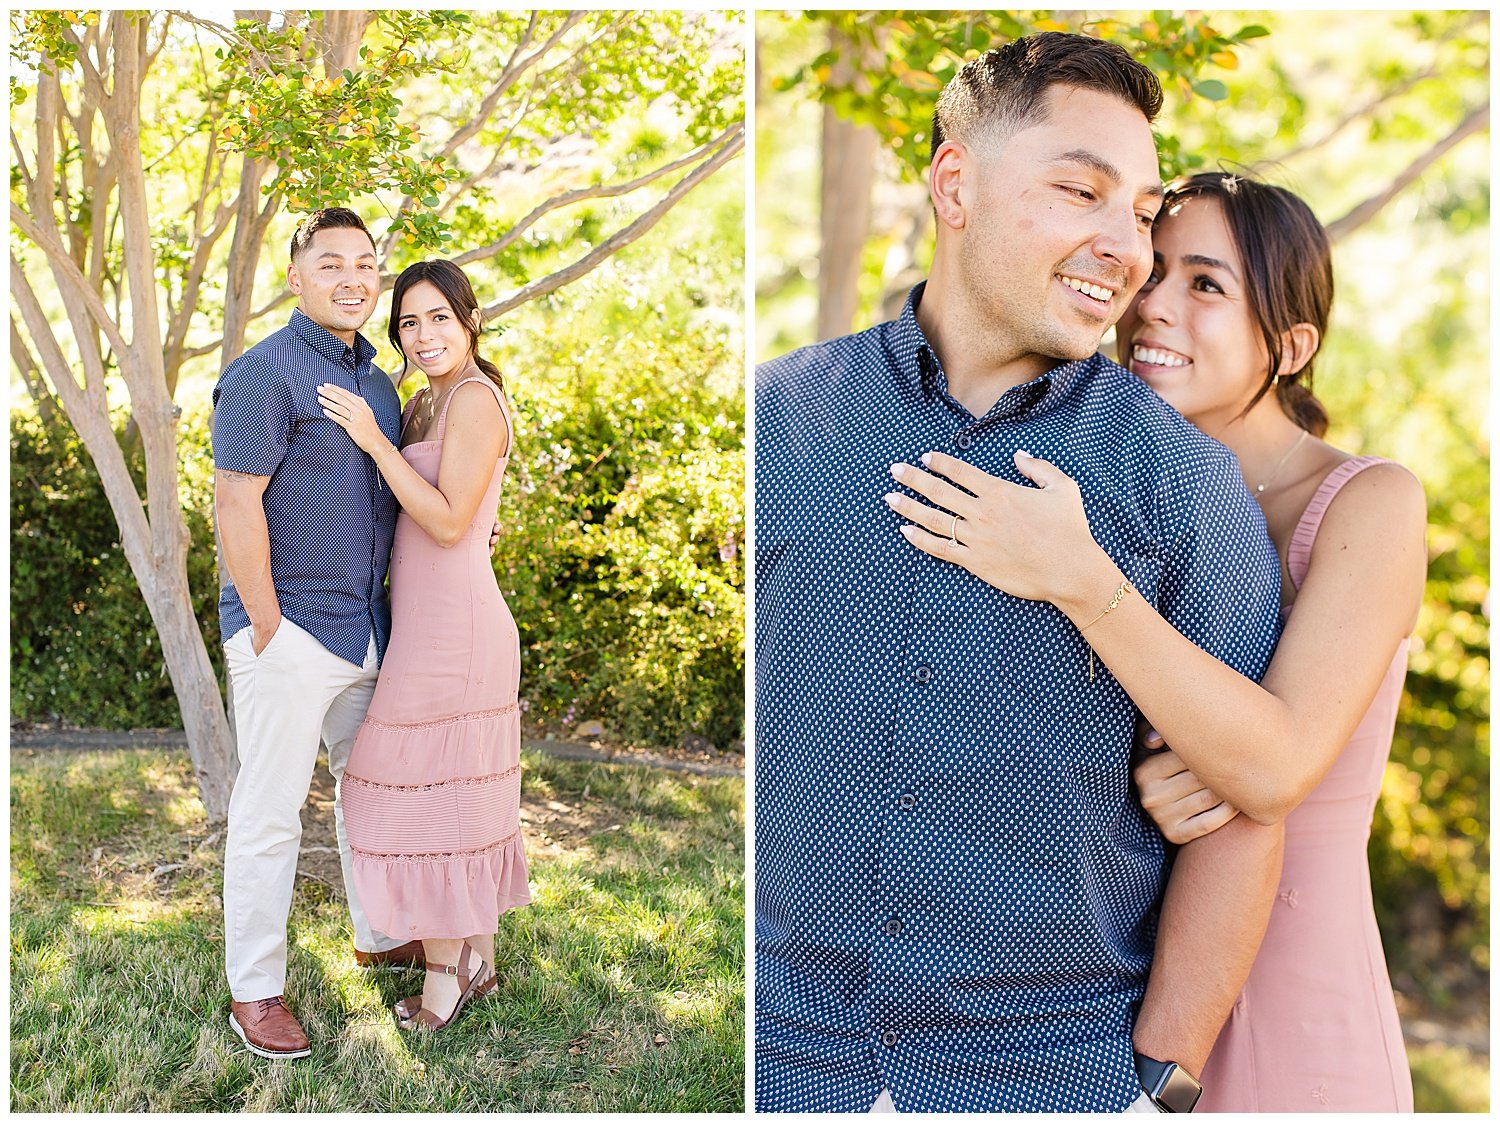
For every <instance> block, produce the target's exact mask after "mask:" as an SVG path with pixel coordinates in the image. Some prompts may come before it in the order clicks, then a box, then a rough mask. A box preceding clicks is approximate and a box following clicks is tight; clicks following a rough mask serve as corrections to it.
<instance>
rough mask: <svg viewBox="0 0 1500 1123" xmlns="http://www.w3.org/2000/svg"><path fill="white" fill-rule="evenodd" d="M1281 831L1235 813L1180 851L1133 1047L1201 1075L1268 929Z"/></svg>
mask: <svg viewBox="0 0 1500 1123" xmlns="http://www.w3.org/2000/svg"><path fill="white" fill-rule="evenodd" d="M1282 834H1283V832H1282V827H1281V825H1280V824H1278V825H1276V826H1271V827H1267V826H1262V825H1260V824H1259V823H1256V822H1253V821H1251V820H1250V819H1249V818H1247V817H1246V816H1244V815H1241V816H1239V817H1238V818H1236V819H1234V820H1232V821H1231V822H1229V823H1227V824H1225V825H1224V826H1223V827H1220V828H1219V829H1218V830H1216V831H1214V832H1213V833H1212V834H1208V835H1204V836H1203V837H1202V838H1199V839H1195V840H1194V841H1192V842H1189V843H1188V844H1187V845H1186V846H1184V847H1183V848H1182V849H1181V850H1180V851H1179V852H1178V854H1177V861H1176V862H1175V864H1174V865H1173V867H1172V876H1171V878H1170V880H1169V881H1168V883H1167V891H1166V896H1165V897H1164V898H1163V900H1162V907H1161V921H1160V924H1159V926H1158V928H1157V934H1156V956H1155V958H1154V960H1153V961H1152V964H1151V979H1150V982H1149V983H1148V984H1147V987H1146V997H1145V1000H1144V1001H1143V1002H1142V1003H1141V1011H1140V1015H1139V1016H1138V1017H1137V1019H1136V1023H1135V1047H1136V1049H1137V1050H1138V1051H1139V1052H1141V1053H1144V1054H1146V1055H1147V1056H1150V1057H1155V1058H1156V1059H1157V1060H1161V1061H1176V1062H1177V1063H1178V1064H1179V1065H1181V1066H1182V1067H1183V1068H1185V1069H1187V1070H1188V1071H1189V1072H1191V1073H1192V1074H1193V1075H1194V1076H1201V1075H1202V1073H1203V1065H1204V1062H1206V1061H1207V1060H1208V1054H1209V1052H1210V1051H1211V1050H1212V1049H1213V1045H1214V1042H1215V1041H1216V1040H1217V1039H1218V1036H1219V1030H1220V1029H1222V1028H1223V1025H1224V1022H1225V1020H1226V1019H1227V1018H1228V1017H1229V1011H1230V1009H1231V1008H1232V1007H1233V1006H1234V1000H1235V997H1236V996H1237V995H1238V994H1239V992H1240V990H1241V988H1242V987H1243V986H1244V984H1245V979H1246V978H1247V977H1248V976H1249V974H1250V966H1251V964H1253V963H1254V962H1255V953H1256V952H1257V951H1258V950H1259V949H1260V941H1261V939H1262V937H1263V936H1264V935H1265V932H1266V923H1267V921H1268V920H1269V919H1270V916H1271V906H1272V905H1273V904H1274V903H1275V900H1276V886H1277V883H1278V882H1279V880H1280V878H1281V845H1282Z"/></svg>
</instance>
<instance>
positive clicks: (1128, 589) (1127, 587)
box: [1078, 577, 1136, 682]
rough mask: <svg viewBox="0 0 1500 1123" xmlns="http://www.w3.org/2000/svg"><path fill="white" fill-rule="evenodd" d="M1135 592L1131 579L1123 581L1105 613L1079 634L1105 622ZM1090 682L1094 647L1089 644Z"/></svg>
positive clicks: (1091, 621) (1092, 671) (1105, 607)
mask: <svg viewBox="0 0 1500 1123" xmlns="http://www.w3.org/2000/svg"><path fill="white" fill-rule="evenodd" d="M1135 591H1136V589H1135V586H1134V585H1132V584H1131V583H1130V578H1128V577H1126V578H1125V579H1124V580H1122V581H1121V582H1120V587H1119V588H1118V589H1116V590H1115V595H1114V596H1112V597H1110V598H1109V604H1107V605H1105V606H1104V611H1103V612H1101V613H1099V615H1098V616H1095V617H1094V618H1093V619H1092V620H1090V621H1089V622H1088V623H1087V624H1084V625H1083V626H1082V627H1080V628H1079V629H1078V631H1079V633H1080V634H1082V633H1083V632H1086V631H1088V630H1089V629H1090V628H1092V627H1093V626H1094V625H1095V624H1097V623H1099V621H1100V620H1103V619H1104V618H1105V617H1106V616H1108V615H1109V614H1110V613H1111V612H1113V611H1114V610H1115V609H1117V608H1119V607H1120V602H1121V601H1123V600H1124V599H1125V595H1126V594H1127V593H1133V592H1135ZM1089 681H1090V682H1093V681H1094V645H1093V644H1089Z"/></svg>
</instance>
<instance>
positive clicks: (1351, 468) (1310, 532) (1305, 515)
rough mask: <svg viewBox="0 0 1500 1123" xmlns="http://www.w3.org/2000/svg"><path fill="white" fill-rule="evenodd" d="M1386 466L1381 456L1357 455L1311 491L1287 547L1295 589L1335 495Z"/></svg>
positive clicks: (1300, 582)
mask: <svg viewBox="0 0 1500 1123" xmlns="http://www.w3.org/2000/svg"><path fill="white" fill-rule="evenodd" d="M1389 463H1390V461H1389V460H1386V459H1384V458H1383V457H1380V456H1356V457H1354V458H1353V459H1351V460H1345V461H1344V462H1343V463H1342V464H1340V465H1339V466H1338V467H1336V468H1334V470H1333V471H1331V472H1329V473H1328V475H1327V476H1325V477H1324V479H1323V482H1322V483H1321V484H1319V485H1318V490H1317V491H1315V492H1313V497H1312V500H1311V501H1310V502H1309V503H1308V504H1307V509H1306V510H1305V511H1303V512H1302V517H1301V518H1300V519H1298V520H1297V529H1296V530H1294V531H1292V541H1291V544H1290V545H1289V546H1288V547H1287V552H1286V568H1287V572H1288V573H1290V574H1291V576H1292V584H1293V585H1294V586H1296V587H1297V588H1299V589H1300V588H1301V587H1302V582H1303V581H1305V580H1306V579H1307V567H1308V566H1309V565H1310V564H1311V563H1312V549H1313V543H1314V542H1316V541H1317V538H1318V528H1319V527H1320V526H1322V525H1323V516H1324V515H1325V514H1327V513H1328V507H1329V505H1330V504H1331V503H1332V502H1333V498H1334V496H1336V495H1337V494H1338V493H1339V491H1340V490H1341V489H1342V488H1343V486H1344V485H1345V484H1346V483H1348V482H1349V481H1350V480H1352V479H1353V478H1354V477H1355V476H1357V475H1359V474H1360V473H1361V472H1363V471H1364V470H1365V469H1366V468H1372V467H1374V466H1375V465H1376V464H1389Z"/></svg>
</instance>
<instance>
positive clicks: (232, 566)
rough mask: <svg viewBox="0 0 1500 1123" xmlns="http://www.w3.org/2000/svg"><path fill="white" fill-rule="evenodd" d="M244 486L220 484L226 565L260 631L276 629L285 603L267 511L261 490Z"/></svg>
mask: <svg viewBox="0 0 1500 1123" xmlns="http://www.w3.org/2000/svg"><path fill="white" fill-rule="evenodd" d="M251 490H252V489H251V488H248V487H245V486H243V485H239V486H236V485H233V484H231V485H230V486H227V487H226V486H224V485H223V484H222V483H221V484H220V485H219V486H218V487H216V489H215V494H214V512H215V517H216V519H217V521H218V527H219V544H220V545H221V546H222V547H223V550H224V568H226V569H227V570H229V579H230V581H232V582H234V588H235V591H236V592H238V593H239V595H240V603H241V604H243V605H244V606H245V613H246V614H247V615H248V616H249V617H250V622H251V624H253V625H254V626H255V628H256V630H257V631H264V630H265V629H268V628H270V629H273V630H274V625H275V624H276V623H277V621H278V620H279V619H280V618H281V605H280V603H279V602H278V601H277V599H276V587H275V585H274V584H273V583H272V581H271V537H270V532H269V531H268V530H267V528H266V510H265V507H264V506H263V505H262V503H261V497H260V494H259V493H258V492H256V493H254V494H251Z"/></svg>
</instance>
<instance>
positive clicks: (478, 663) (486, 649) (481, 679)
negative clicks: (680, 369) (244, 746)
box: [340, 378, 531, 940]
mask: <svg viewBox="0 0 1500 1123" xmlns="http://www.w3.org/2000/svg"><path fill="white" fill-rule="evenodd" d="M464 381H465V382H471V381H472V382H482V383H484V384H485V385H486V386H489V387H490V388H491V389H492V390H494V391H495V396H496V397H497V398H498V399H499V400H500V408H501V410H502V411H504V412H505V416H506V427H507V430H508V431H509V432H511V433H513V432H514V430H513V429H511V426H510V413H509V411H508V410H506V408H505V400H504V398H503V396H502V395H501V394H500V392H499V390H498V388H496V387H495V385H494V383H493V382H491V381H490V380H489V379H487V378H473V379H465V380H464ZM458 385H463V383H459V384H458ZM454 389H455V390H457V389H458V386H455V387H454ZM415 400H416V399H415V398H413V402H415ZM448 401H449V403H451V402H452V401H453V396H452V394H450V395H449V396H448ZM410 409H411V406H410V405H409V406H408V415H409V411H410ZM447 415H448V408H447V406H446V405H445V406H444V407H443V412H442V415H441V416H440V417H439V418H438V426H437V439H435V440H430V441H420V442H417V443H415V444H410V445H407V446H406V447H405V448H403V449H402V450H401V455H402V456H403V457H404V458H405V459H406V462H407V463H408V464H410V465H411V466H412V467H413V468H415V469H416V470H417V472H418V473H419V474H420V475H421V476H422V478H423V479H424V480H426V481H427V482H428V483H430V484H433V485H434V486H436V484H437V478H438V463H439V461H440V460H441V459H442V452H443V432H444V427H445V425H446V424H447V419H448V416H447ZM404 421H405V417H403V423H404ZM508 439H509V438H508ZM508 452H509V450H508V449H507V454H508ZM506 459H507V456H502V457H500V459H499V460H498V461H497V462H496V464H495V469H494V472H493V474H492V475H491V477H490V483H489V488H488V489H487V490H486V491H485V495H484V499H483V501H482V502H481V503H480V504H479V509H478V511H477V512H476V513H475V515H474V520H473V522H472V523H470V525H469V528H468V530H467V531H465V533H464V536H463V538H462V539H461V540H460V541H459V542H457V543H456V544H454V545H453V546H451V547H447V548H444V547H442V546H439V545H438V544H437V543H436V542H435V541H433V540H432V538H430V537H429V536H428V535H427V532H426V531H424V530H423V529H422V528H421V527H420V526H418V525H417V523H416V522H415V520H413V519H412V518H410V517H409V516H408V515H407V514H406V513H405V512H404V511H403V512H402V513H401V514H400V515H399V516H398V518H397V520H396V541H395V547H394V549H393V550H392V554H391V568H390V574H391V642H390V644H389V646H388V648H387V650H386V653H385V659H384V661H383V662H382V663H381V665H380V678H379V681H378V682H377V684H376V687H375V694H374V697H373V698H372V699H371V701H370V709H369V712H368V714H367V716H366V717H365V721H364V724H363V725H362V726H360V729H359V734H358V736H357V737H356V739H355V742H354V747H353V748H352V749H351V750H350V755H349V764H348V767H347V768H346V769H345V772H344V776H343V780H342V782H341V785H340V795H341V799H342V802H343V807H344V825H345V830H346V831H347V833H348V838H349V845H350V849H351V850H352V851H353V857H354V883H355V887H356V890H357V891H358V893H359V897H360V901H361V903H362V904H363V905H364V908H365V912H366V914H367V916H368V917H369V921H370V925H371V927H373V928H374V929H375V931H377V932H381V933H383V934H385V935H386V936H389V937H392V938H396V939H402V940H415V939H460V938H462V937H465V936H474V935H482V934H487V933H491V932H494V931H495V930H496V929H497V928H498V926H499V917H500V914H501V913H503V912H505V911H506V910H508V909H512V908H517V907H519V906H521V905H525V904H528V903H529V902H530V901H531V890H530V888H529V886H528V884H527V879H526V854H525V851H524V850H523V849H522V845H521V831H520V822H519V812H520V800H521V763H520V750H521V719H520V712H519V709H518V707H517V704H516V703H517V689H518V687H519V683H520V671H521V647H520V636H519V633H518V632H517V631H516V624H515V621H514V620H513V619H512V618H511V614H510V609H509V608H507V607H506V604H505V600H504V598H503V597H501V595H500V589H499V586H498V585H497V584H496V582H495V574H494V570H493V569H492V568H491V563H490V548H489V537H490V528H491V526H492V525H493V522H494V515H495V507H496V505H497V503H498V502H499V497H500V479H501V476H502V475H503V474H504V472H505V464H506Z"/></svg>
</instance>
